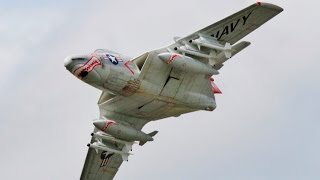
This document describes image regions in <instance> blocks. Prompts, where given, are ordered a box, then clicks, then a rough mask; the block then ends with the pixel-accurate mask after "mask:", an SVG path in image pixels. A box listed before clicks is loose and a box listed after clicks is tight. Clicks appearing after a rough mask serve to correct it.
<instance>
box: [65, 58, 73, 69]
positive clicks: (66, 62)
mask: <svg viewBox="0 0 320 180" xmlns="http://www.w3.org/2000/svg"><path fill="white" fill-rule="evenodd" d="M71 62H72V57H71V56H67V57H66V58H64V67H67V66H68V65H69V64H70V63H71Z"/></svg>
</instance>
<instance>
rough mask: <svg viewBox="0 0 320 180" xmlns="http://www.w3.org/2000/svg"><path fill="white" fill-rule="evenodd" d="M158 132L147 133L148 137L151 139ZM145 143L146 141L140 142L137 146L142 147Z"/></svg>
mask: <svg viewBox="0 0 320 180" xmlns="http://www.w3.org/2000/svg"><path fill="white" fill-rule="evenodd" d="M158 132H159V131H153V132H151V133H149V134H148V135H149V136H151V137H153V136H155V135H156V134H157V133H158ZM152 141H153V139H152ZM146 142H147V141H140V142H139V145H140V146H143V145H144V144H145V143H146Z"/></svg>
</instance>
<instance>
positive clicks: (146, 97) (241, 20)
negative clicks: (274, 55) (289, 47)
mask: <svg viewBox="0 0 320 180" xmlns="http://www.w3.org/2000/svg"><path fill="white" fill-rule="evenodd" d="M281 11H283V9H282V8H280V7H278V6H276V5H273V4H268V3H260V2H258V3H256V4H253V5H251V6H249V7H247V8H245V9H243V10H241V11H239V12H237V13H235V14H233V15H231V16H229V17H227V18H225V19H223V20H221V21H219V22H217V23H214V24H212V25H210V26H208V27H205V28H203V29H201V30H199V31H197V32H195V33H193V34H191V35H189V36H186V37H184V38H177V37H176V38H174V40H175V42H174V43H173V44H171V45H169V46H167V47H165V48H161V49H158V50H153V51H149V52H146V53H144V54H142V55H140V56H139V57H137V58H134V59H131V58H129V57H127V56H124V55H121V54H119V53H116V52H113V51H109V50H104V49H98V50H96V51H94V52H93V53H91V54H86V55H79V56H69V57H67V58H66V59H65V63H64V65H65V67H66V68H67V70H68V71H70V72H71V73H72V74H73V75H74V76H76V77H77V78H79V79H80V80H82V81H84V82H85V83H87V84H90V85H91V86H93V87H96V88H97V89H99V90H101V91H102V94H101V97H100V99H99V101H98V105H99V109H100V118H99V119H96V120H94V121H93V124H94V127H95V129H94V132H93V133H92V134H91V135H92V138H91V142H90V143H89V144H88V146H89V150H88V154H87V157H86V160H85V164H84V167H83V170H82V174H81V179H90V180H94V179H104V180H107V179H113V177H114V176H115V174H116V173H117V171H118V169H119V167H120V165H121V164H122V162H123V161H127V160H128V156H129V155H130V154H131V153H130V152H131V150H132V146H133V144H134V143H139V145H141V146H142V145H144V144H145V143H146V142H148V141H153V136H155V135H156V134H157V131H153V132H150V133H145V132H143V131H142V130H141V129H142V127H143V126H144V125H145V124H146V123H148V122H150V121H155V120H159V119H163V118H166V117H171V116H174V117H178V116H179V115H181V114H184V113H189V112H193V111H198V110H205V111H213V110H214V109H215V108H216V102H215V96H214V94H215V93H221V91H220V90H219V88H218V87H217V86H216V85H215V84H214V82H213V78H212V76H213V75H217V74H219V69H221V68H222V67H223V65H224V63H225V61H227V60H228V59H229V58H231V57H232V56H234V55H235V54H237V53H238V52H240V51H241V50H243V49H244V48H246V47H247V46H249V45H250V43H249V42H246V41H242V42H238V41H239V40H240V39H242V38H243V37H244V36H246V35H247V34H249V33H251V32H252V31H254V30H255V29H257V28H258V27H259V26H261V25H262V24H264V23H265V22H267V21H268V20H269V19H271V18H273V17H274V16H276V15H277V14H279V13H280V12H281ZM237 42H238V43H237Z"/></svg>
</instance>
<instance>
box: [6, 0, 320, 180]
mask: <svg viewBox="0 0 320 180" xmlns="http://www.w3.org/2000/svg"><path fill="white" fill-rule="evenodd" d="M269 2H271V3H275V4H277V5H280V6H281V7H283V8H284V9H285V11H284V12H283V13H281V14H280V15H278V16H277V17H275V18H274V19H272V20H271V21H270V22H268V23H266V24H265V25H263V26H262V27H261V28H259V29H258V30H256V31H255V32H253V33H252V34H250V35H249V36H247V37H245V38H244V39H245V40H247V41H251V42H252V44H251V46H249V47H248V48H247V49H245V50H244V51H242V52H241V53H240V54H238V55H236V56H235V57H233V58H232V59H231V60H230V61H229V62H227V63H226V64H225V67H224V68H223V69H222V70H221V73H220V75H218V76H217V77H216V78H215V79H216V83H217V84H218V86H219V87H220V89H221V90H222V91H223V94H222V95H217V97H216V99H217V103H218V107H217V109H216V110H215V111H214V112H202V111H201V112H196V113H191V114H187V115H183V116H181V117H179V118H168V119H165V120H161V121H157V122H152V123H150V124H148V125H147V126H146V127H145V128H144V131H146V132H149V131H152V130H155V129H156V130H159V131H160V133H159V134H158V135H157V136H156V137H155V141H154V142H152V143H148V144H146V145H145V146H144V147H139V146H135V147H134V152H133V153H134V154H135V155H133V156H131V157H130V161H129V162H128V163H126V162H125V163H123V165H122V166H121V168H120V170H119V172H118V174H117V175H116V178H115V179H133V180H135V179H159V180H160V179H222V180H233V179H238V180H242V179H243V180H251V179H252V180H254V179H259V180H264V179H265V180H267V179H279V180H280V179H281V180H283V179H290V180H295V179H304V180H305V179H319V177H320V171H319V169H320V155H319V152H320V141H319V139H320V123H319V119H320V112H319V110H320V109H319V102H320V95H319V92H320V80H319V77H320V76H319V70H320V68H319V67H320V59H319V58H318V51H319V45H318V44H319V40H320V38H319V37H318V36H319V32H320V28H319V25H318V24H319V23H318V22H319V19H320V13H319V10H318V7H319V2H318V1H316V0H309V1H307V2H302V1H280V0H270V1H269ZM252 3H254V1H249V0H245V1H243V0H242V1H240V0H232V1H231V0H230V1H217V0H211V1H209V0H208V1H199V0H192V1H188V3H186V1H183V0H180V1H169V0H162V1H159V0H158V1H147V0H146V1H142V0H136V1H122V0H120V1H69V2H62V1H54V3H53V1H28V2H27V1H15V0H13V1H10V2H3V1H1V2H0V23H1V24H0V59H1V66H2V67H1V71H0V92H1V93H0V99H1V102H0V109H1V110H0V142H1V146H0V147H1V148H0V174H1V179H47V180H56V179H67V180H69V179H79V177H80V173H81V171H82V167H83V163H84V160H85V156H86V153H87V147H86V144H87V143H88V142H89V140H90V135H89V134H90V132H91V131H92V129H93V126H92V119H94V118H96V117H98V115H99V112H98V107H97V105H96V103H97V100H98V97H99V96H100V92H99V91H98V90H96V89H94V88H93V87H90V86H88V85H87V84H84V83H82V82H81V81H79V80H77V79H76V78H75V77H73V76H72V75H71V74H70V73H69V72H68V71H66V70H65V68H64V66H63V59H64V57H65V56H67V55H70V54H75V53H87V52H92V51H94V50H95V49H97V48H107V49H111V50H114V51H118V52H120V53H123V54H126V55H129V56H132V57H135V56H138V55H139V54H141V53H143V52H145V51H147V50H152V49H156V48H159V47H163V46H166V45H168V44H170V43H172V42H173V40H172V37H174V36H185V35H188V34H190V33H192V32H194V31H196V30H198V29H200V28H203V27H205V26H207V25H209V24H212V23H214V22H216V21H218V20H220V19H222V18H224V17H226V16H228V15H230V14H232V13H234V12H236V11H238V10H241V9H242V8H245V7H246V6H249V5H250V4H252Z"/></svg>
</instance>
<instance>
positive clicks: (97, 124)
mask: <svg viewBox="0 0 320 180" xmlns="http://www.w3.org/2000/svg"><path fill="white" fill-rule="evenodd" d="M106 122H107V120H105V119H97V120H94V121H93V125H94V126H95V127H96V128H97V129H99V130H103V128H104V127H105V125H106Z"/></svg>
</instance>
